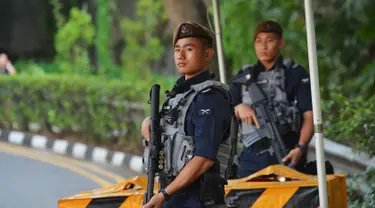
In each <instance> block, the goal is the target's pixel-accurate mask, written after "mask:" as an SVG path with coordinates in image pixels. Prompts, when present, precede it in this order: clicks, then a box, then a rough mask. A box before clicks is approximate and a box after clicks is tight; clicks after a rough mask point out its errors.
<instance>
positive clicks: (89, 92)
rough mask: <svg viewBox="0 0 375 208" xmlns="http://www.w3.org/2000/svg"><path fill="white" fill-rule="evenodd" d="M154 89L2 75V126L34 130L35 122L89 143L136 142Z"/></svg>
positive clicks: (81, 79)
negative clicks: (146, 105) (56, 128)
mask: <svg viewBox="0 0 375 208" xmlns="http://www.w3.org/2000/svg"><path fill="white" fill-rule="evenodd" d="M150 87H151V84H150V83H145V82H143V83H142V82H139V83H138V82H137V83H135V82H131V81H129V82H127V83H125V82H124V81H119V80H117V81H108V80H104V79H101V78H97V77H84V76H77V75H61V74H60V75H29V74H25V75H22V74H21V75H18V76H0V96H1V97H0V98H1V99H0V107H1V109H2V111H1V113H0V128H2V129H17V130H20V131H32V129H30V128H29V127H30V124H35V123H36V124H39V126H40V128H39V129H40V130H38V133H44V134H51V133H53V134H56V131H54V129H55V128H54V126H57V127H59V129H60V130H61V131H60V132H59V133H58V135H70V136H75V137H77V136H79V137H80V138H79V139H86V140H87V142H93V143H96V144H98V143H99V144H106V143H107V144H109V143H110V144H134V141H138V140H139V126H140V122H141V119H142V118H143V117H144V115H145V112H144V111H143V108H144V107H145V106H144V105H143V104H146V101H147V100H148V95H149V94H148V92H149V88H150ZM134 103H141V104H140V105H138V106H137V105H135V106H134ZM14 124H17V125H14ZM137 143H138V142H137Z"/></svg>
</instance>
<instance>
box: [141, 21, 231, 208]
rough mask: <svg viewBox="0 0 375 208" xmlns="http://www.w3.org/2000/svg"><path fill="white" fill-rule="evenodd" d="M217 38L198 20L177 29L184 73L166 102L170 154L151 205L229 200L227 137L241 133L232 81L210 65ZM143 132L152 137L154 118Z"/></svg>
mask: <svg viewBox="0 0 375 208" xmlns="http://www.w3.org/2000/svg"><path fill="white" fill-rule="evenodd" d="M213 40H214V39H213V36H212V35H211V32H210V31H209V30H208V29H207V28H205V27H203V26H202V25H200V24H198V23H194V22H185V23H183V24H181V25H179V26H178V27H177V29H176V31H175V34H174V39H173V46H174V59H175V64H176V66H177V68H178V70H179V72H180V73H181V74H182V75H183V76H182V77H180V78H179V79H178V80H177V81H176V84H175V85H174V87H173V89H172V90H171V91H170V92H167V99H166V101H165V103H164V104H163V106H162V110H161V121H160V126H161V129H162V144H163V151H164V152H165V154H164V155H165V157H166V158H165V162H164V169H163V170H162V172H161V173H160V180H159V181H160V184H161V190H160V192H159V194H157V195H155V196H154V197H153V198H152V199H151V200H150V201H149V202H148V203H147V204H146V205H145V206H144V207H145V208H150V207H162V205H163V207H179V208H180V207H181V208H182V207H194V208H200V207H209V206H211V205H218V204H224V185H225V183H226V179H227V177H228V176H227V175H228V172H227V171H228V169H227V168H225V167H230V163H231V161H232V160H233V158H232V157H231V156H230V155H227V156H228V157H227V156H225V152H228V151H229V152H233V151H232V149H233V148H231V147H229V146H227V145H224V143H226V142H228V141H229V140H231V136H233V135H235V133H234V134H231V131H236V130H237V126H236V127H235V128H233V127H232V126H233V123H232V121H235V120H236V119H235V115H234V109H233V107H232V105H231V100H230V96H229V86H227V85H224V84H222V83H220V82H218V81H214V80H211V78H212V77H213V76H212V75H211V74H210V72H209V71H208V65H209V63H210V61H211V59H212V56H213V54H214V50H213V48H212V47H213ZM231 127H232V128H231ZM142 136H143V137H144V138H146V139H149V137H150V119H149V118H146V119H145V120H144V121H143V122H142ZM146 143H147V142H146ZM145 146H146V150H147V144H145ZM225 149H226V150H225ZM146 152H147V151H145V154H146V155H145V156H144V159H146V158H147V153H146ZM218 152H222V154H220V155H219V154H218ZM168 155H170V156H168ZM145 163H147V161H145ZM145 167H147V165H145ZM223 167H224V168H223Z"/></svg>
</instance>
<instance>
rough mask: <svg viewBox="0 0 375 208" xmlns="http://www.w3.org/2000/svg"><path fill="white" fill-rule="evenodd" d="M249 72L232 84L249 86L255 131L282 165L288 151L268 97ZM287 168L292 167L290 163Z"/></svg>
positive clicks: (254, 75)
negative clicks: (254, 118)
mask: <svg viewBox="0 0 375 208" xmlns="http://www.w3.org/2000/svg"><path fill="white" fill-rule="evenodd" d="M249 71H250V72H246V73H244V74H243V75H242V76H239V77H235V78H234V79H233V81H232V82H233V83H237V84H241V85H245V86H249V88H248V89H249V94H250V97H251V100H252V102H253V104H252V108H253V109H254V110H255V112H256V117H257V119H258V121H259V124H260V129H257V132H258V133H259V135H260V137H261V138H268V139H270V143H271V145H270V148H269V149H268V150H266V151H269V152H270V153H271V155H272V154H273V153H275V156H276V159H277V161H278V162H279V164H284V163H283V162H282V159H283V158H284V157H285V156H286V155H287V154H288V150H287V149H286V147H285V144H284V141H283V140H282V138H281V136H280V133H279V130H278V129H277V126H276V124H275V123H276V118H275V114H274V112H273V108H272V107H271V102H269V101H268V97H267V96H265V94H264V92H263V91H262V89H261V88H260V87H259V86H258V84H257V83H256V76H257V75H256V74H255V72H254V71H255V69H254V68H251V70H249ZM261 153H263V152H261ZM288 166H289V167H291V168H293V167H292V163H291V162H290V163H289V165H288Z"/></svg>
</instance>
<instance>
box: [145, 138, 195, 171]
mask: <svg viewBox="0 0 375 208" xmlns="http://www.w3.org/2000/svg"><path fill="white" fill-rule="evenodd" d="M161 144H162V151H160V154H159V157H160V158H159V160H158V161H159V164H158V167H159V169H161V170H162V172H163V174H164V175H166V176H177V175H178V174H179V173H180V172H181V170H182V168H184V167H185V165H186V164H187V163H188V162H189V161H190V160H191V159H192V158H193V156H194V140H193V138H192V137H190V136H185V135H182V134H179V133H177V132H176V133H175V134H174V135H173V136H172V137H171V136H168V135H166V134H162V135H161ZM143 146H144V147H145V149H144V152H143V165H144V168H145V170H146V171H147V168H148V163H149V161H148V158H149V154H150V148H149V146H148V142H147V141H146V140H143Z"/></svg>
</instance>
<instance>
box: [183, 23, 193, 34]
mask: <svg viewBox="0 0 375 208" xmlns="http://www.w3.org/2000/svg"><path fill="white" fill-rule="evenodd" d="M190 31H191V28H190V25H188V24H182V25H181V33H182V34H188V33H190Z"/></svg>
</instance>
